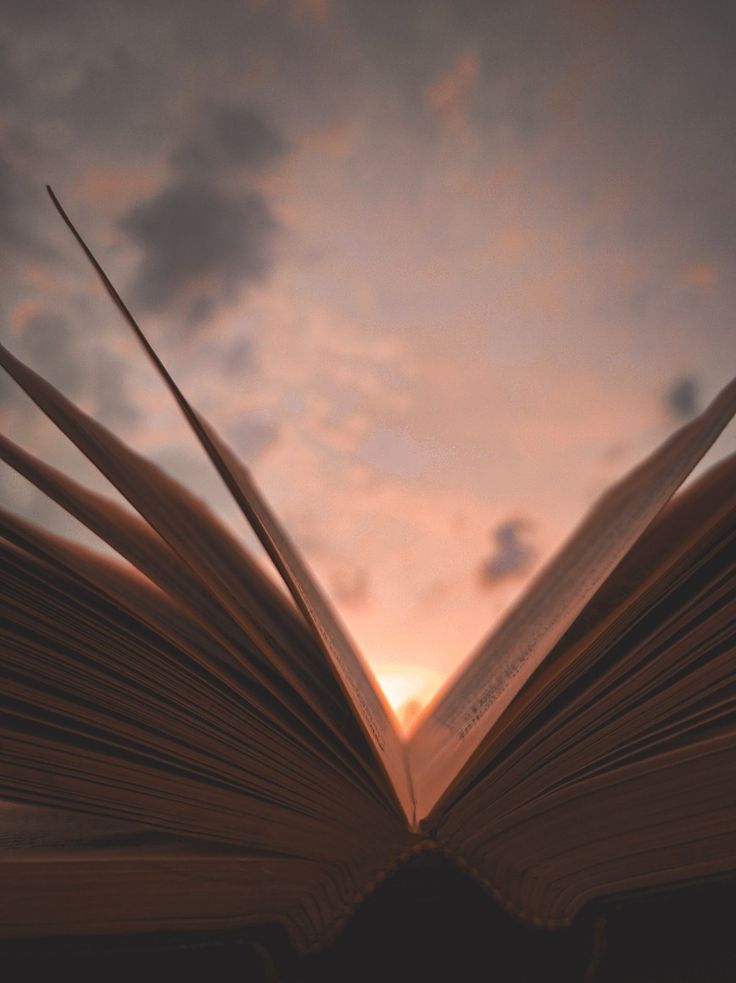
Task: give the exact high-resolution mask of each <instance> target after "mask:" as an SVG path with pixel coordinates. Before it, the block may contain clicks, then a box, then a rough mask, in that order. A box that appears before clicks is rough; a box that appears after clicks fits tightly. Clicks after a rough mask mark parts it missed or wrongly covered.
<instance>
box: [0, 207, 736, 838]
mask: <svg viewBox="0 0 736 983" xmlns="http://www.w3.org/2000/svg"><path fill="white" fill-rule="evenodd" d="M49 193H50V194H51V197H52V200H53V201H54V204H55V205H56V207H57V209H58V211H59V213H60V214H61V216H62V218H63V219H64V221H65V222H66V223H67V225H68V226H69V228H70V229H71V231H72V233H73V234H74V235H75V237H76V239H77V241H78V242H79V244H80V245H81V247H82V249H83V250H84V251H85V253H86V255H87V257H88V259H89V260H90V262H91V263H92V265H93V266H94V268H95V270H96V271H97V273H98V275H99V276H100V278H101V280H102V282H103V284H104V286H105V288H106V290H107V291H108V293H109V294H110V296H111V298H112V299H113V301H114V302H115V304H116V306H117V307H118V308H119V310H120V311H121V313H122V314H123V316H124V318H125V319H126V321H127V322H128V324H129V326H130V327H131V328H132V330H133V331H134V332H135V334H136V336H137V337H138V339H139V341H140V343H141V344H142V345H143V347H144V349H145V351H146V353H147V355H148V357H149V358H150V359H151V361H152V362H153V364H154V367H155V368H156V370H157V372H158V373H159V375H160V376H161V378H162V379H163V381H164V383H165V384H166V385H167V386H168V388H169V390H170V391H171V393H172V395H173V397H174V399H175V400H176V402H177V403H178V405H179V407H180V409H181V411H182V413H183V415H184V416H185V418H186V419H187V421H188V423H189V425H190V426H191V428H192V430H193V431H194V433H195V435H196V437H197V439H198V441H199V442H200V444H201V445H202V447H203V449H204V451H205V453H206V454H207V456H208V457H209V459H210V461H211V462H212V464H213V465H214V467H215V468H216V470H217V471H218V473H219V474H220V476H221V478H222V479H223V481H224V482H225V484H226V486H227V488H228V489H229V491H230V493H231V495H232V496H233V498H234V500H235V501H236V503H237V505H238V506H239V508H240V510H241V511H242V513H243V514H244V516H245V517H246V519H247V521H248V522H249V523H250V525H251V527H252V528H253V530H254V531H255V533H256V535H257V536H258V538H259V540H260V541H261V543H262V544H263V546H264V548H265V549H266V551H267V553H268V554H269V556H270V558H271V560H272V561H273V563H274V565H275V567H276V568H277V570H278V571H279V573H280V575H281V577H282V579H283V581H284V583H285V585H286V587H287V588H288V590H289V592H290V594H291V596H292V598H293V600H294V602H295V603H296V605H297V607H298V608H299V610H300V611H301V613H302V615H303V616H304V619H305V620H306V622H307V623H308V625H309V626H310V627H311V630H312V631H313V633H314V635H315V638H316V640H317V641H318V643H319V645H320V648H321V649H322V651H323V653H324V655H325V658H326V659H327V661H328V663H329V665H330V667H331V669H332V671H333V673H334V674H335V676H336V678H337V680H338V682H339V684H340V686H341V688H342V690H343V692H344V694H345V696H346V698H347V700H348V701H349V704H350V705H351V707H352V709H353V712H354V713H355V715H356V717H357V719H358V720H359V722H360V724H361V727H362V729H363V731H364V733H365V735H366V737H367V739H368V741H369V743H370V746H371V748H372V750H373V753H374V755H375V758H376V761H377V763H378V765H379V766H380V768H381V770H382V771H383V773H384V775H385V776H386V778H387V779H388V783H389V784H390V787H391V789H392V791H393V793H394V795H395V798H396V801H397V804H398V805H399V806H400V808H401V811H402V812H403V814H404V815H405V817H406V819H407V822H408V824H409V826H410V828H411V829H413V830H417V829H418V828H419V823H420V822H421V821H422V820H423V819H425V818H426V817H427V816H428V815H429V814H430V813H431V812H432V810H433V809H434V807H435V806H436V805H437V803H438V802H439V800H440V799H441V798H442V797H443V796H444V795H445V794H446V793H447V792H448V790H449V789H450V788H451V787H452V786H453V785H454V784H455V783H456V782H457V781H458V778H459V777H460V776H461V775H462V774H463V773H465V772H466V771H467V769H468V767H469V765H471V764H472V761H473V759H474V757H475V756H476V755H477V753H478V752H479V749H481V747H482V745H483V742H484V740H485V739H486V738H487V737H488V735H489V733H490V731H491V729H492V728H493V725H494V724H495V723H496V721H497V720H498V719H499V717H500V716H501V714H502V713H503V711H504V710H505V709H506V708H507V707H508V705H509V704H510V702H511V701H512V700H513V698H514V697H515V696H516V694H517V693H518V692H519V691H520V689H521V688H522V686H523V685H524V684H525V682H526V681H527V680H528V679H529V678H530V676H531V675H532V673H533V672H534V671H535V670H536V669H537V668H538V667H539V665H540V664H541V662H542V661H543V660H544V658H545V656H546V655H547V654H548V653H549V652H550V650H551V649H552V647H553V646H554V645H555V643H556V642H557V641H558V640H559V639H560V638H561V636H562V635H563V634H564V632H565V631H566V629H567V628H568V627H569V626H570V625H571V623H572V622H573V621H574V619H575V618H576V617H577V615H578V614H579V613H580V611H581V610H582V608H583V607H584V606H585V604H586V603H587V602H588V601H589V600H590V598H591V597H592V596H593V594H594V593H595V592H596V590H597V589H598V588H599V587H600V586H601V584H602V583H603V582H604V581H605V580H606V578H607V577H608V576H609V574H610V573H611V572H612V571H613V569H614V568H615V567H616V565H617V564H618V563H619V562H620V560H621V559H622V558H623V557H624V556H625V555H626V553H627V552H628V551H629V550H630V549H631V547H632V546H633V544H634V543H635V542H636V541H637V539H638V538H639V537H640V536H641V534H642V533H643V532H644V530H645V529H646V528H647V526H648V525H649V524H650V523H651V521H652V520H653V519H654V517H655V516H656V515H657V513H658V512H660V510H661V509H662V508H663V507H664V505H665V504H666V503H667V501H668V500H669V499H670V497H671V496H672V495H673V494H674V492H675V491H676V490H677V488H678V487H679V486H680V485H681V484H682V482H683V481H684V480H685V478H686V477H687V476H688V474H689V473H690V472H691V470H692V469H693V468H694V467H695V465H696V464H697V463H698V461H699V460H700V458H701V457H702V456H703V455H704V454H705V452H706V451H707V450H708V448H709V447H710V446H711V444H712V443H713V441H714V440H715V439H716V437H717V436H718V434H719V433H720V432H721V430H722V429H723V427H724V426H725V425H726V424H727V423H728V421H729V420H730V419H731V417H732V416H733V414H734V412H735V411H736V380H734V381H733V382H732V383H731V384H730V385H729V386H727V387H726V388H725V389H724V390H723V391H722V392H721V394H720V395H719V396H718V397H717V398H716V399H715V400H714V401H713V403H711V405H710V406H709V407H708V408H707V409H706V410H705V411H704V412H703V413H702V414H701V415H700V416H699V417H697V418H696V419H694V420H692V421H691V422H690V423H688V424H687V425H685V426H684V427H682V428H681V429H680V430H678V431H677V432H676V433H675V434H674V435H672V436H671V437H670V438H669V439H668V440H667V441H665V442H664V443H663V444H662V445H661V446H660V447H659V448H658V449H657V450H656V451H655V452H654V453H653V454H651V455H650V456H649V457H648V458H647V459H646V460H645V461H644V462H643V463H641V464H640V465H639V466H638V467H636V468H635V469H634V470H633V471H632V472H630V474H629V475H627V476H626V477H625V478H624V479H623V480H622V481H620V482H619V483H618V484H616V485H614V486H613V487H612V488H611V489H610V490H609V491H608V492H607V493H606V494H605V495H604V496H603V497H602V498H601V499H600V500H599V502H598V503H597V504H596V505H595V506H594V508H593V509H592V510H591V512H590V513H589V515H588V516H587V518H586V519H585V520H584V521H583V522H582V524H581V525H580V526H579V527H578V529H577V530H576V531H575V532H574V533H573V535H572V536H571V537H570V538H569V540H568V541H567V543H566V544H565V545H564V546H563V547H562V549H561V550H560V551H559V552H558V553H557V555H556V556H555V557H554V558H553V559H552V560H551V561H550V562H549V563H548V564H547V565H546V567H545V568H544V569H543V570H542V571H541V572H540V574H539V575H538V576H537V577H536V578H535V580H534V581H533V583H532V584H531V586H530V587H529V588H528V589H527V590H526V592H525V593H524V595H523V596H522V598H521V599H520V600H519V601H518V602H517V603H516V604H515V605H514V607H513V608H512V610H511V611H510V612H509V613H508V614H507V615H506V616H505V618H504V619H503V621H502V622H501V624H500V625H499V626H498V628H497V629H496V630H495V631H494V632H493V633H492V634H491V635H490V636H489V637H488V638H487V639H486V640H485V641H484V642H483V643H482V644H481V645H480V646H479V648H478V649H477V651H476V652H475V653H474V654H473V655H472V656H471V657H470V658H469V659H468V660H467V661H466V663H465V664H464V666H462V667H461V668H460V669H459V670H458V671H457V672H456V673H455V674H454V676H453V677H452V679H451V680H450V681H448V683H447V684H446V685H445V686H444V687H443V688H442V691H441V692H440V693H439V694H438V695H437V696H436V697H435V699H434V700H433V701H432V703H431V705H430V707H428V708H427V709H426V710H425V711H424V712H423V713H422V715H421V717H420V719H419V721H418V723H417V725H416V727H415V730H414V732H413V734H412V735H411V737H410V738H409V740H408V741H404V740H403V738H402V736H401V734H400V732H399V729H398V725H397V722H396V720H395V718H394V716H393V713H392V711H391V710H390V708H389V706H388V703H387V701H386V699H385V697H384V694H383V693H382V691H381V689H380V686H379V685H378V683H377V682H376V680H375V678H374V676H373V674H372V673H371V671H370V669H369V668H368V666H367V664H366V663H365V661H364V660H363V658H362V657H361V655H360V653H359V652H358V651H357V648H356V647H355V645H354V644H353V642H352V640H351V639H350V638H349V636H348V634H347V632H346V630H345V629H344V627H343V626H342V624H341V622H340V619H339V618H338V616H337V614H336V613H335V611H334V610H333V608H332V606H331V604H330V603H329V601H328V599H327V598H326V596H325V595H324V593H323V591H322V590H321V588H320V587H319V585H318V584H317V582H316V581H315V579H314V578H313V576H312V575H311V572H310V571H309V569H308V567H307V565H306V563H305V562H304V560H303V558H302V557H301V556H300V554H299V552H298V550H297V549H296V547H295V546H294V544H293V543H292V541H291V539H290V537H289V536H288V534H287V533H286V531H285V530H284V529H283V527H282V526H281V525H280V523H279V521H278V519H277V518H276V516H275V515H274V514H273V513H272V511H271V509H270V508H269V506H268V504H267V503H266V501H265V500H264V498H263V496H262V495H261V493H260V491H259V490H258V488H257V486H256V484H255V483H254V481H253V479H252V477H251V475H250V474H249V472H248V471H247V469H246V468H245V467H244V465H243V464H242V462H241V461H240V460H239V459H238V458H237V456H236V455H235V454H234V452H233V451H232V450H231V449H230V448H229V447H228V446H227V445H226V444H225V443H224V441H223V440H222V439H221V438H220V437H219V435H218V434H217V433H216V432H215V431H214V429H213V428H212V427H211V426H210V425H209V424H208V423H207V422H206V421H205V420H204V419H203V418H202V417H201V416H200V415H199V414H198V413H197V412H196V411H195V410H194V409H193V408H192V407H191V406H190V404H189V403H188V402H187V400H186V398H185V397H184V395H183V394H182V393H181V391H180V390H179V389H178V387H177V386H176V383H175V382H174V381H173V379H172V378H171V376H170V375H169V373H168V372H167V370H166V369H165V367H164V366H163V364H162V363H161V361H160V359H159V358H158V356H157V355H156V353H155V352H154V350H153V348H152V347H151V346H150V344H149V342H148V341H147V339H146V338H145V336H144V335H143V333H142V331H141V329H140V327H139V326H138V324H137V323H136V321H135V320H134V319H133V317H132V315H131V314H130V312H129V310H128V309H127V307H126V306H125V304H124V303H123V301H122V300H121V298H120V297H119V295H118V294H117V292H116V290H115V288H114V287H113V286H112V284H111V282H110V281H109V279H108V278H107V276H106V274H105V273H104V271H103V270H102V268H101V267H100V265H99V264H98V263H97V261H96V259H95V258H94V256H93V255H92V253H91V252H90V250H89V249H88V247H87V246H86V244H85V243H84V241H83V240H82V238H81V236H80V235H79V233H78V232H77V231H76V229H75V228H74V226H73V225H72V223H71V222H70V220H69V219H68V217H67V216H66V214H65V213H64V211H63V209H62V208H61V206H60V205H59V203H58V201H57V200H56V198H55V197H54V195H53V193H52V192H51V191H50V189H49ZM0 361H1V362H2V364H3V365H4V367H5V368H6V369H7V370H8V371H9V372H10V374H11V375H13V376H14V378H15V379H16V381H17V382H18V383H19V384H20V385H21V386H22V387H23V388H24V389H25V391H26V392H27V393H28V395H29V396H31V398H32V399H34V401H35V402H36V403H37V404H38V405H39V406H40V407H41V409H42V410H43V411H44V412H45V413H46V414H47V415H48V416H49V417H50V418H51V419H52V420H54V422H56V423H57V425H58V426H59V427H60V428H61V429H62V430H63V431H64V432H65V433H66V434H67V436H69V437H70V438H71V439H72V440H73V441H74V442H75V443H76V444H77V446H78V447H80V449H82V450H83V451H84V453H85V454H87V456H88V457H90V458H91V459H92V460H93V461H94V463H96V464H97V466H98V467H99V468H100V470H102V471H103V473H105V474H106V475H107V476H108V477H109V478H110V480H111V481H113V484H116V485H117V487H118V488H119V489H121V490H123V494H125V495H126V497H129V499H130V494H128V492H127V491H126V490H125V489H133V485H135V488H134V497H135V499H136V503H137V504H136V503H134V504H136V507H138V508H139V511H141V512H142V514H143V510H142V509H141V508H140V503H141V502H143V503H144V505H145V507H146V508H149V509H150V511H151V513H153V512H155V511H156V509H155V506H156V502H155V499H156V498H157V496H160V495H161V493H162V489H161V488H160V487H158V482H159V480H160V479H159V478H158V477H157V474H160V472H157V469H151V470H149V469H148V468H147V466H146V465H147V462H145V460H144V459H142V458H140V457H139V456H138V455H135V454H133V452H131V451H129V449H128V448H126V447H125V445H123V444H122V443H121V442H120V441H119V440H117V438H115V437H113V435H112V434H110V433H109V432H108V431H106V430H105V428H103V427H101V426H100V425H99V424H97V423H96V422H95V421H93V420H91V419H90V418H89V417H86V416H85V415H84V414H83V413H81V412H80V411H78V410H77V409H76V407H73V406H72V404H70V403H69V402H68V401H67V400H65V399H64V397H63V396H61V394H60V393H57V392H56V390H54V389H53V387H51V386H50V385H49V384H48V383H46V382H45V381H44V380H42V379H41V378H40V377H39V376H37V375H36V374H35V373H33V372H31V371H30V370H29V369H27V368H26V367H25V366H23V365H22V364H21V363H20V362H18V361H17V360H16V359H15V358H13V356H12V355H10V354H9V353H8V352H6V351H4V350H2V353H1V354H0ZM116 479H117V480H116ZM121 486H123V487H121ZM164 491H165V492H166V494H169V491H170V489H169V488H168V486H167V488H166V489H164ZM80 494H81V493H80ZM131 494H133V491H131ZM131 500H132V499H131ZM157 516H158V521H159V522H165V517H164V516H161V515H158V513H157ZM146 518H148V516H146ZM159 531H160V530H159ZM233 603H235V602H234V601H233ZM296 671H297V672H298V669H297V670H296Z"/></svg>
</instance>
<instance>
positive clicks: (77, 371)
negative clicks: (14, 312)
mask: <svg viewBox="0 0 736 983" xmlns="http://www.w3.org/2000/svg"><path fill="white" fill-rule="evenodd" d="M19 347H20V354H21V355H22V356H23V357H24V358H26V359H27V360H28V363H29V364H30V365H31V366H32V367H33V368H34V369H35V370H36V371H37V372H40V373H41V375H43V376H44V377H45V378H47V379H48V380H49V382H51V383H53V384H54V385H55V386H58V388H59V389H60V390H61V391H62V392H63V393H64V395H66V396H68V397H69V398H70V399H76V398H78V396H79V394H80V393H81V392H83V390H84V388H85V383H86V379H87V362H86V360H85V359H83V358H82V357H80V352H79V350H78V345H77V338H76V335H75V332H74V329H73V328H72V326H71V325H70V324H69V322H68V321H67V320H66V318H63V317H61V316H60V315H58V314H45V313H40V314H34V315H32V316H31V317H29V318H28V320H26V321H25V323H24V324H23V327H22V331H21V335H20V344H19Z"/></svg>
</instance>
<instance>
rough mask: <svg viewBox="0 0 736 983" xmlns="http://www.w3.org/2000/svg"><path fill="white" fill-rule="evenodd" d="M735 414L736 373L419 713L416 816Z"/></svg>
mask: <svg viewBox="0 0 736 983" xmlns="http://www.w3.org/2000/svg"><path fill="white" fill-rule="evenodd" d="M734 412H736V380H734V381H732V382H731V383H730V384H729V385H728V386H726V388H725V389H724V390H723V391H722V392H721V393H720V394H719V395H718V396H717V398H716V399H715V400H713V402H712V403H711V405H710V406H709V407H708V408H707V409H706V410H705V411H704V412H703V413H702V414H701V415H700V416H699V417H697V418H696V419H695V420H692V421H691V422H690V423H688V424H686V425H685V426H684V427H682V428H681V429H680V430H678V431H677V432H676V433H675V434H673V435H672V436H671V437H670V438H669V439H668V440H666V441H665V442H664V443H663V444H662V445H661V447H659V448H658V449H657V450H655V451H654V452H653V453H652V455H651V456H650V457H649V458H647V459H646V460H645V461H644V462H643V463H641V464H640V465H639V466H638V467H636V468H635V469H634V470H633V471H632V472H631V473H630V474H629V475H628V476H627V477H625V478H624V479H623V480H622V481H620V482H619V483H618V484H617V485H614V486H613V487H612V488H611V489H610V490H609V491H608V492H606V494H605V495H604V496H603V497H602V498H601V499H600V501H599V502H598V503H597V505H596V506H595V507H594V508H593V509H592V511H591V513H590V515H589V516H588V517H587V519H585V521H584V522H583V523H582V524H581V525H580V527H579V528H578V529H577V530H576V532H575V533H574V534H573V535H572V537H571V538H570V540H569V541H568V542H567V544H565V545H564V546H563V548H562V549H561V550H560V552H559V553H558V554H557V556H555V557H554V558H553V559H552V560H551V562H550V563H548V564H547V566H546V568H545V569H544V570H543V571H542V572H541V573H540V574H539V576H538V577H537V579H536V580H535V582H534V583H533V584H532V585H531V586H530V587H529V588H528V589H527V590H526V592H525V593H524V595H523V597H522V598H521V600H520V601H519V603H518V604H517V605H516V606H515V608H514V609H513V610H512V611H511V612H510V613H509V614H508V615H507V616H506V618H505V619H504V620H503V622H502V624H501V625H500V626H499V627H498V628H497V629H496V630H495V631H494V632H493V634H492V635H491V636H490V637H489V638H488V639H487V641H485V642H484V643H483V644H482V645H481V646H480V648H479V650H478V651H477V653H475V655H474V656H472V658H471V659H470V661H469V662H468V664H467V665H464V666H461V668H460V669H459V671H458V673H457V674H456V676H455V677H454V679H453V680H452V681H451V682H450V683H449V684H448V685H447V686H446V687H445V689H444V690H443V692H442V693H440V694H439V695H438V697H437V698H436V699H435V701H434V702H433V703H432V706H431V707H430V708H429V709H428V711H426V712H425V714H424V715H423V717H422V719H421V720H420V722H419V725H418V726H417V728H416V730H415V731H414V733H413V735H412V738H411V742H410V745H409V760H410V767H411V771H412V776H413V781H414V789H415V796H416V802H417V815H418V817H419V819H420V820H421V819H423V818H425V817H426V816H427V815H428V814H429V813H430V812H431V810H432V808H433V807H434V806H435V805H436V803H437V801H438V800H439V798H440V797H441V795H442V794H443V792H444V791H445V790H446V789H447V788H448V786H449V785H450V784H451V783H452V782H453V781H455V780H456V779H457V777H458V776H459V775H460V773H461V771H462V769H463V768H464V767H465V766H466V765H467V764H468V762H469V761H470V760H471V758H472V756H473V754H474V753H475V752H476V751H477V749H478V748H479V747H480V746H481V744H482V742H483V740H484V738H485V737H486V736H487V735H488V733H489V731H490V730H491V728H492V727H493V724H494V723H495V722H496V721H497V720H498V718H499V717H500V715H501V714H502V713H503V711H504V710H505V709H506V707H507V706H508V705H509V703H510V702H511V700H513V698H514V696H515V695H516V694H517V693H518V692H519V690H520V689H521V688H522V686H523V685H524V683H525V682H526V681H527V680H528V679H529V678H530V676H531V675H532V673H533V672H534V671H535V670H536V669H537V668H538V667H539V665H540V664H541V662H542V661H543V659H544V658H545V656H546V655H547V654H548V653H549V651H550V650H551V649H552V647H553V646H554V644H555V643H556V642H557V641H558V640H559V639H560V638H561V637H562V635H563V634H564V632H565V631H566V630H567V628H569V626H570V625H571V624H572V622H573V621H574V619H575V618H576V616H577V615H578V614H579V613H580V612H581V611H582V610H583V608H584V607H585V605H586V603H587V602H588V601H589V600H590V598H591V597H592V596H593V595H594V594H595V592H596V591H597V590H598V588H599V587H600V586H601V584H603V583H604V581H605V580H606V578H607V577H608V576H609V575H610V574H611V572H612V571H613V570H614V568H615V567H616V565H617V564H618V563H619V562H620V561H621V560H622V559H623V557H624V556H625V555H626V553H627V552H628V551H629V550H630V549H631V547H632V546H633V545H634V544H635V543H636V541H637V540H638V539H639V537H640V536H641V535H642V533H643V532H644V531H645V529H646V528H647V526H648V525H649V524H650V523H651V522H652V520H653V519H654V518H655V516H656V515H657V514H658V513H659V512H660V511H661V509H662V508H663V507H664V506H665V505H666V503H667V502H668V501H669V499H670V498H671V496H672V495H673V494H674V492H675V491H677V489H678V488H679V487H680V485H681V484H682V482H683V481H684V480H685V478H687V476H688V475H689V474H690V472H691V471H692V469H693V468H694V467H695V465H696V464H697V463H698V461H699V460H700V459H701V458H702V456H703V455H704V454H705V452H706V451H707V450H708V448H709V447H710V446H711V444H712V443H713V442H714V440H715V439H716V437H717V436H718V434H719V433H720V432H721V430H722V429H723V428H724V427H725V426H726V424H727V423H728V422H729V420H730V419H731V418H732V416H733V414H734Z"/></svg>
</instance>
